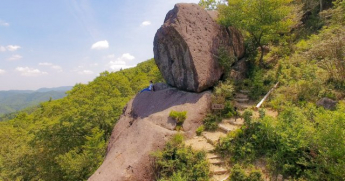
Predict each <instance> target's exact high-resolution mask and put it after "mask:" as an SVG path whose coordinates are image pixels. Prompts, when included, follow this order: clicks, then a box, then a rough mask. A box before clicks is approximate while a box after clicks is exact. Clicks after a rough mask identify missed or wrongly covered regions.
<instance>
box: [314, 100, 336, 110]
mask: <svg viewBox="0 0 345 181" xmlns="http://www.w3.org/2000/svg"><path fill="white" fill-rule="evenodd" d="M316 105H317V106H322V107H324V108H325V109H328V110H334V109H335V108H336V106H337V101H334V100H332V99H329V98H327V97H324V98H322V99H320V100H319V101H317V103H316Z"/></svg>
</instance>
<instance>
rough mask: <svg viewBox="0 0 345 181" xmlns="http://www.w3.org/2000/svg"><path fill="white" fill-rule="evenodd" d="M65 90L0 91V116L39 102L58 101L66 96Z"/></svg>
mask: <svg viewBox="0 0 345 181" xmlns="http://www.w3.org/2000/svg"><path fill="white" fill-rule="evenodd" d="M65 92H66V91H65V90H52V91H48V89H46V90H45V89H41V90H37V91H0V116H1V115H4V114H7V113H12V112H16V111H19V110H21V109H24V108H26V107H29V106H35V105H38V104H39V103H40V102H45V101H49V100H50V99H51V100H56V99H60V98H63V97H65V96H66V94H65Z"/></svg>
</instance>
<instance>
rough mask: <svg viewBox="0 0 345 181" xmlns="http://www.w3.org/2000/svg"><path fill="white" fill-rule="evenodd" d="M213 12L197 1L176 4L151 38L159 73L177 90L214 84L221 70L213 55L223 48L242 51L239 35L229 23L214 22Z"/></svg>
mask: <svg viewBox="0 0 345 181" xmlns="http://www.w3.org/2000/svg"><path fill="white" fill-rule="evenodd" d="M216 17H217V12H215V11H212V12H207V11H206V10H204V9H202V8H201V7H199V6H198V5H197V4H186V3H181V4H176V5H175V7H174V9H172V10H170V11H169V12H168V14H167V15H166V18H165V20H164V24H163V25H162V26H161V28H160V29H158V31H157V33H156V36H155V38H154V48H153V51H154V58H155V61H156V64H157V65H158V67H159V69H160V71H161V73H162V74H163V77H164V78H165V80H166V81H167V83H168V84H170V85H171V86H174V87H177V88H178V89H181V90H186V91H192V92H201V91H203V90H205V89H208V88H209V87H212V86H214V85H215V84H216V83H217V81H218V80H219V79H220V78H221V76H222V74H223V70H222V68H221V67H220V65H219V63H218V61H217V56H218V52H219V48H220V47H222V48H224V49H225V50H226V51H227V52H228V53H229V55H230V56H235V57H237V58H241V57H242V56H243V54H244V44H243V37H242V35H241V33H240V32H239V31H238V30H236V29H235V28H233V27H230V28H225V27H222V26H220V25H218V24H217V22H216V21H215V18H216Z"/></svg>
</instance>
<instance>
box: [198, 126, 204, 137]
mask: <svg viewBox="0 0 345 181" xmlns="http://www.w3.org/2000/svg"><path fill="white" fill-rule="evenodd" d="M204 130H205V127H204V125H201V126H199V127H198V129H196V135H198V136H200V135H201V133H202V132H203V131H204Z"/></svg>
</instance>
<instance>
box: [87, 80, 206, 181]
mask: <svg viewBox="0 0 345 181" xmlns="http://www.w3.org/2000/svg"><path fill="white" fill-rule="evenodd" d="M157 87H161V86H157ZM210 101H211V99H210V92H204V93H200V94H197V93H189V92H184V91H179V90H177V89H175V88H168V87H166V86H163V88H159V89H158V90H157V91H155V92H143V93H141V94H138V95H137V96H136V97H135V98H134V99H133V100H131V101H130V102H129V103H128V104H127V106H126V108H125V110H124V113H123V114H122V116H121V118H120V120H119V121H118V123H117V124H116V126H115V128H114V130H113V132H112V136H111V139H110V141H109V144H108V151H107V155H106V158H105V160H104V162H103V164H102V165H101V167H100V168H99V169H98V170H97V171H96V172H95V173H94V174H93V175H92V176H91V177H90V179H89V180H90V181H102V180H104V181H106V180H114V181H115V180H119V181H120V180H121V181H124V180H152V175H151V174H152V171H151V168H150V153H152V152H153V151H155V150H157V149H161V148H163V147H164V145H165V143H166V142H167V141H168V140H169V138H170V137H171V136H172V135H173V134H176V133H177V132H176V131H175V130H174V128H175V127H176V122H175V121H174V120H172V119H171V118H169V113H170V111H171V110H174V111H187V119H186V120H185V121H184V124H183V130H184V134H185V135H186V136H191V135H193V134H194V133H195V130H196V128H197V127H198V126H199V125H201V124H202V122H201V120H202V118H203V117H204V116H205V114H206V112H207V110H208V109H209V108H210Z"/></svg>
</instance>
